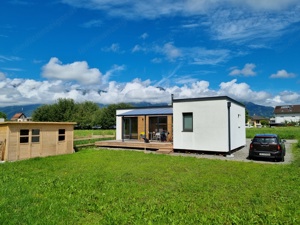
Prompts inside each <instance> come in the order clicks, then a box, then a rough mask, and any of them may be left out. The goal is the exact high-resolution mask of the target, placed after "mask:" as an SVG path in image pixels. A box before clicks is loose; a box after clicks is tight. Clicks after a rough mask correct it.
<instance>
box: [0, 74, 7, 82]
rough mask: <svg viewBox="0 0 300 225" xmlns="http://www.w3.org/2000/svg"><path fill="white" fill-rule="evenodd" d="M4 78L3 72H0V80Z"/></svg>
mask: <svg viewBox="0 0 300 225" xmlns="http://www.w3.org/2000/svg"><path fill="white" fill-rule="evenodd" d="M5 78H6V76H5V73H2V72H0V81H1V80H4V79H5Z"/></svg>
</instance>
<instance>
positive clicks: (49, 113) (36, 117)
mask: <svg viewBox="0 0 300 225" xmlns="http://www.w3.org/2000/svg"><path fill="white" fill-rule="evenodd" d="M75 110H76V105H75V103H74V100H73V99H62V98H61V99H58V101H57V102H56V103H54V104H52V105H42V106H40V107H38V108H37V109H36V110H34V112H33V113H32V120H33V121H49V122H67V121H68V122H74V118H73V114H74V112H75Z"/></svg>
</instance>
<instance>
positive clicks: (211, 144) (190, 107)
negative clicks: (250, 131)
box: [173, 96, 246, 152]
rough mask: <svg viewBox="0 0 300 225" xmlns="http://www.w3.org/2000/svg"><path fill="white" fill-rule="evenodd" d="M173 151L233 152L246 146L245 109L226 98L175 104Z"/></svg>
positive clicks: (179, 101) (188, 100)
mask: <svg viewBox="0 0 300 225" xmlns="http://www.w3.org/2000/svg"><path fill="white" fill-rule="evenodd" d="M173 138H174V141H173V148H174V149H187V150H201V151H213V152H230V151H232V150H234V149H237V148H240V147H243V146H245V145H246V130H245V106H244V105H242V104H241V103H239V102H237V101H235V100H233V99H231V98H229V97H227V96H224V97H223V96H221V97H208V98H194V99H175V100H173Z"/></svg>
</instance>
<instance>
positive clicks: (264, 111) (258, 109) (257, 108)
mask: <svg viewBox="0 0 300 225" xmlns="http://www.w3.org/2000/svg"><path fill="white" fill-rule="evenodd" d="M130 104H132V105H133V106H134V107H151V106H162V104H151V103H149V102H141V103H130ZM243 104H244V105H245V107H246V110H247V111H248V114H249V116H254V115H256V116H262V117H266V118H270V117H272V116H273V111H274V108H273V107H270V106H262V105H256V104H254V103H252V102H244V103H243ZM41 105H42V104H32V105H24V106H6V107H0V112H3V113H5V114H6V116H7V119H8V120H10V119H11V118H12V117H13V116H14V115H15V114H16V113H19V112H23V113H24V114H25V115H26V116H27V117H31V115H32V113H33V111H34V110H35V109H37V108H38V107H39V106H41ZM166 105H167V104H164V106H166ZM99 106H100V107H104V105H100V104H99Z"/></svg>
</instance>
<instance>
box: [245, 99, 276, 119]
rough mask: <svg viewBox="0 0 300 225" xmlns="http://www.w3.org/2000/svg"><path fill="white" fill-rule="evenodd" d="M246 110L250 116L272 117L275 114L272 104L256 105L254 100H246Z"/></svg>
mask: <svg viewBox="0 0 300 225" xmlns="http://www.w3.org/2000/svg"><path fill="white" fill-rule="evenodd" d="M244 105H245V107H246V110H247V111H248V114H249V116H254V115H256V116H262V117H266V118H271V117H273V116H274V108H273V107H271V106H263V105H256V104H254V103H252V102H244Z"/></svg>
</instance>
